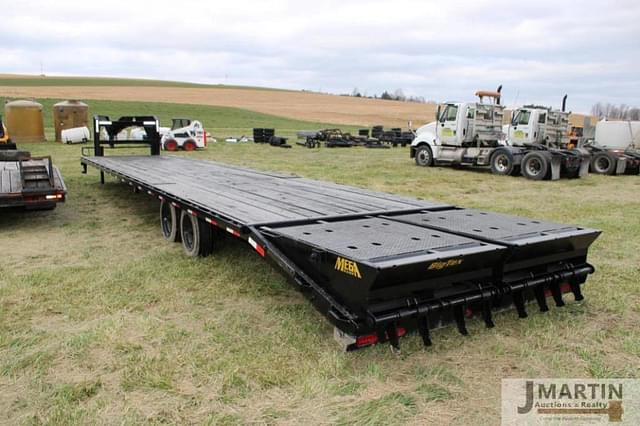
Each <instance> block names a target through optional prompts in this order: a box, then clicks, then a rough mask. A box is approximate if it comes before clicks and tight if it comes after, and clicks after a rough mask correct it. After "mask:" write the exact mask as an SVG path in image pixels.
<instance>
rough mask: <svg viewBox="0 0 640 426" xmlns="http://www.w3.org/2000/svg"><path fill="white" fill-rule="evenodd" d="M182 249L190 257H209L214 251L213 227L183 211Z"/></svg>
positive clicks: (181, 222)
mask: <svg viewBox="0 0 640 426" xmlns="http://www.w3.org/2000/svg"><path fill="white" fill-rule="evenodd" d="M180 234H181V237H182V248H184V252H185V253H186V255H187V256H189V257H196V256H208V255H210V254H211V249H212V231H211V226H210V225H208V224H207V223H206V222H205V221H203V220H200V219H198V218H197V217H196V216H193V215H191V214H189V213H187V212H186V211H185V210H182V214H181V216H180Z"/></svg>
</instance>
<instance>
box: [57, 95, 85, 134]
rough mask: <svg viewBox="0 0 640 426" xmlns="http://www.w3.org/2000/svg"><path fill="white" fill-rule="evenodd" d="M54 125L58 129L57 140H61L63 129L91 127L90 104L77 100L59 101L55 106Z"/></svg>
mask: <svg viewBox="0 0 640 426" xmlns="http://www.w3.org/2000/svg"><path fill="white" fill-rule="evenodd" d="M53 125H54V127H55V129H56V142H61V141H62V131H63V130H65V129H72V128H74V127H83V126H87V127H89V106H88V105H87V104H85V103H84V102H80V101H76V100H70V101H63V102H58V103H57V104H55V105H54V106H53Z"/></svg>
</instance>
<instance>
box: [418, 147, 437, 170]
mask: <svg viewBox="0 0 640 426" xmlns="http://www.w3.org/2000/svg"><path fill="white" fill-rule="evenodd" d="M416 164H417V165H418V166H422V167H427V166H433V153H432V152H431V148H429V147H428V146H427V145H421V146H419V147H418V148H417V149H416Z"/></svg>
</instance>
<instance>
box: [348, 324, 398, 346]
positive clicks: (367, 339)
mask: <svg viewBox="0 0 640 426" xmlns="http://www.w3.org/2000/svg"><path fill="white" fill-rule="evenodd" d="M397 333H398V337H402V336H404V335H405V334H407V330H406V329H405V328H403V327H398V328H397ZM385 335H386V334H385ZM386 337H387V338H388V337H389V336H386ZM376 343H378V335H377V334H375V333H374V334H365V335H364V336H358V337H356V346H357V347H359V348H361V347H363V346H369V345H375V344H376Z"/></svg>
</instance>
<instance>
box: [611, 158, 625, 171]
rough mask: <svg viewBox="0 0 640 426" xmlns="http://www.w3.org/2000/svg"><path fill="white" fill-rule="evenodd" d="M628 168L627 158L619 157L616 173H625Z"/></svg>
mask: <svg viewBox="0 0 640 426" xmlns="http://www.w3.org/2000/svg"><path fill="white" fill-rule="evenodd" d="M626 168H627V159H626V158H623V157H618V159H617V161H616V172H615V173H614V174H616V175H622V174H624V171H625V169H626Z"/></svg>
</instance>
